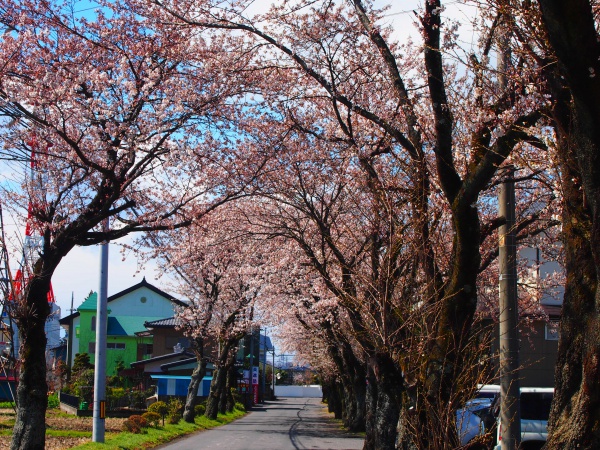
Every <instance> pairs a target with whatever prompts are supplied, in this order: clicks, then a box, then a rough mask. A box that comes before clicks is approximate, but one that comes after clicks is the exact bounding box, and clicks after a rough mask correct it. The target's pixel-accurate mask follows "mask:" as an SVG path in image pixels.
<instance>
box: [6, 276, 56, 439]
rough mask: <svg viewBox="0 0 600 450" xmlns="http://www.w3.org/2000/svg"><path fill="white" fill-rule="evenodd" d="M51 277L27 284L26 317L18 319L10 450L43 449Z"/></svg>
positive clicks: (38, 278) (46, 404) (38, 277)
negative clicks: (18, 361) (18, 365)
mask: <svg viewBox="0 0 600 450" xmlns="http://www.w3.org/2000/svg"><path fill="white" fill-rule="evenodd" d="M50 278H51V276H50V275H46V276H37V277H34V278H33V279H32V280H31V282H30V283H29V291H28V292H27V298H26V304H27V312H26V316H25V317H22V316H21V317H19V318H18V320H17V323H18V327H19V332H20V338H21V348H20V352H19V358H20V359H21V369H20V373H19V384H18V386H17V405H18V407H17V416H16V419H15V426H14V429H13V436H12V441H11V445H10V448H11V450H42V449H44V447H45V440H46V408H47V406H48V385H47V383H46V330H45V325H46V319H47V318H48V315H49V313H50V308H49V306H48V297H47V295H48V291H49V288H50Z"/></svg>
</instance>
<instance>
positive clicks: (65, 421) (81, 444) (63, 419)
mask: <svg viewBox="0 0 600 450" xmlns="http://www.w3.org/2000/svg"><path fill="white" fill-rule="evenodd" d="M244 414H246V413H245V412H242V411H237V410H235V411H234V412H233V413H230V414H226V415H223V416H221V415H219V417H218V418H217V420H209V419H207V418H206V417H204V416H200V417H196V422H195V423H193V424H191V423H187V422H184V421H183V420H182V421H181V422H179V423H178V424H176V425H171V424H168V423H166V422H165V425H164V426H159V427H157V428H152V427H150V428H145V429H143V430H142V433H141V434H133V433H130V432H127V431H123V422H124V421H125V419H114V418H108V419H106V420H105V429H106V433H105V439H104V441H105V442H104V443H103V444H99V443H95V442H91V440H92V427H93V419H92V418H91V417H76V416H73V415H70V414H66V413H63V412H62V411H60V410H57V409H49V410H48V412H47V414H46V450H49V449H50V450H58V449H67V448H71V449H77V450H92V449H99V450H100V449H102V450H112V449H114V450H117V449H129V450H133V449H146V448H152V447H155V446H157V445H159V444H163V443H165V442H169V441H171V440H173V439H175V438H177V437H179V436H184V435H186V434H190V433H193V432H195V431H199V430H206V429H209V428H215V427H218V426H219V425H223V424H225V423H229V422H231V421H233V420H235V419H237V418H239V417H242V416H243V415H244ZM14 423H15V413H14V410H12V409H0V449H8V448H9V447H10V439H11V435H12V427H13V425H14Z"/></svg>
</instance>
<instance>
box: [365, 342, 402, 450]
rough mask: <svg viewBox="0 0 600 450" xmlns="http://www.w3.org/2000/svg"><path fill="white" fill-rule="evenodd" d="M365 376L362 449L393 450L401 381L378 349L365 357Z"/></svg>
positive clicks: (393, 367) (399, 404)
mask: <svg viewBox="0 0 600 450" xmlns="http://www.w3.org/2000/svg"><path fill="white" fill-rule="evenodd" d="M368 380H369V384H368V389H367V395H366V398H367V426H366V431H367V433H366V437H365V443H364V446H363V450H395V448H396V437H397V429H396V427H397V424H398V419H399V417H400V407H401V402H400V394H401V392H402V386H401V383H402V382H401V381H400V380H401V378H400V374H399V373H398V371H397V370H396V367H395V364H394V362H393V361H392V359H391V358H390V356H389V355H387V354H383V353H380V354H377V355H375V356H374V357H372V358H370V359H369V369H368ZM399 382H400V385H399Z"/></svg>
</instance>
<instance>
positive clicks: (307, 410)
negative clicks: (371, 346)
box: [158, 398, 363, 450]
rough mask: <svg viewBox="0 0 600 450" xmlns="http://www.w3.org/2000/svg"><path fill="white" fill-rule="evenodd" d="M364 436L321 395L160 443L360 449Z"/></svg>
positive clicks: (245, 449)
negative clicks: (337, 417) (347, 426)
mask: <svg viewBox="0 0 600 450" xmlns="http://www.w3.org/2000/svg"><path fill="white" fill-rule="evenodd" d="M362 447H363V438H362V437H361V436H357V435H353V434H351V433H347V432H345V431H343V430H341V429H340V427H339V425H338V424H337V423H335V422H333V421H332V420H331V418H330V415H329V414H328V413H327V410H326V408H325V407H324V406H323V405H322V404H321V403H320V399H314V398H284V399H280V400H277V401H273V402H266V403H265V405H264V406H257V407H254V408H252V412H251V413H250V414H248V415H246V416H245V417H243V418H241V419H238V420H236V421H235V422H232V423H230V424H227V425H224V426H222V427H219V428H215V429H212V430H208V431H202V432H199V433H196V434H193V435H191V436H187V437H185V438H181V439H179V440H177V441H174V442H171V443H169V444H166V445H163V446H160V447H158V448H160V449H161V450H198V449H223V450H288V449H289V450H299V449H326V450H359V449H362Z"/></svg>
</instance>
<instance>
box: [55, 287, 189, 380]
mask: <svg viewBox="0 0 600 450" xmlns="http://www.w3.org/2000/svg"><path fill="white" fill-rule="evenodd" d="M97 302H98V295H97V293H95V292H91V293H90V295H89V296H88V297H87V298H86V299H85V300H84V301H83V303H82V304H81V305H80V306H79V308H77V311H76V312H74V313H73V314H70V315H69V316H67V317H64V318H63V319H61V320H60V325H61V326H62V327H63V328H65V329H66V331H67V363H68V365H69V366H70V367H71V366H72V365H73V363H74V361H75V355H76V354H77V353H88V354H89V355H90V362H92V363H93V362H94V353H95V346H96V311H97ZM107 306H108V318H107V337H106V348H107V351H106V373H107V375H114V374H115V371H116V368H117V366H118V365H119V364H120V363H122V364H123V365H124V366H125V367H129V365H130V364H131V363H132V362H135V361H139V360H142V359H144V358H150V357H151V356H152V353H153V339H152V336H144V335H138V334H136V333H138V332H140V331H144V330H145V327H144V324H145V323H146V322H152V321H155V320H159V319H162V318H164V317H170V316H173V313H174V310H175V307H177V306H185V303H184V302H182V301H180V300H177V299H175V298H173V297H172V296H171V295H169V294H167V293H166V292H164V291H162V290H160V289H158V288H157V287H156V286H154V285H152V284H150V283H148V282H147V281H146V278H145V277H144V279H143V280H142V281H141V282H140V283H138V284H136V285H134V286H131V287H130V288H128V289H125V290H124V291H121V292H119V293H117V294H114V295H112V296H110V297H108V299H107Z"/></svg>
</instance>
